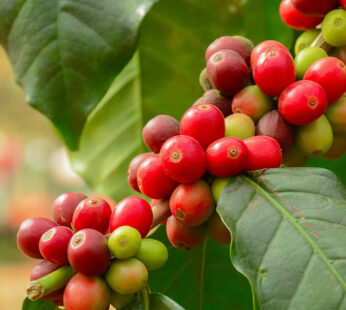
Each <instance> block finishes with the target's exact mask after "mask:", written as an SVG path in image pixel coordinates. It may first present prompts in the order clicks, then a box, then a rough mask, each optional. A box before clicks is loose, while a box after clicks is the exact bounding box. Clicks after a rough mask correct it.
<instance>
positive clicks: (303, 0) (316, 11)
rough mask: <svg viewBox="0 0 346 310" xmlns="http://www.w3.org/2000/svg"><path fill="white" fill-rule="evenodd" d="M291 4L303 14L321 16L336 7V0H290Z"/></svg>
mask: <svg viewBox="0 0 346 310" xmlns="http://www.w3.org/2000/svg"><path fill="white" fill-rule="evenodd" d="M292 4H293V5H294V7H295V8H296V9H297V10H298V11H300V12H301V13H302V14H304V15H308V16H316V17H323V16H324V15H326V14H327V13H328V12H329V11H331V10H334V9H336V8H337V7H338V0H292Z"/></svg>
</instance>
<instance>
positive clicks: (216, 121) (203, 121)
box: [180, 104, 225, 149]
mask: <svg viewBox="0 0 346 310" xmlns="http://www.w3.org/2000/svg"><path fill="white" fill-rule="evenodd" d="M180 132H181V134H182V135H186V136H190V137H192V138H195V139H196V140H197V141H198V142H199V143H200V144H201V146H202V147H203V148H204V149H206V148H207V147H208V145H209V144H210V143H212V142H214V141H215V140H217V139H220V138H223V137H224V136H225V119H224V117H223V115H222V113H221V111H220V110H219V109H218V108H217V107H215V106H213V105H211V104H197V105H195V106H193V107H191V108H190V109H188V110H187V111H186V112H185V114H184V115H183V118H182V119H181V123H180Z"/></svg>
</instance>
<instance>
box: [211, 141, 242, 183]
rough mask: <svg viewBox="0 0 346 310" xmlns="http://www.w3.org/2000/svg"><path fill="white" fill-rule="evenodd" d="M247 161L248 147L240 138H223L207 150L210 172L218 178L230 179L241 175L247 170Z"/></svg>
mask: <svg viewBox="0 0 346 310" xmlns="http://www.w3.org/2000/svg"><path fill="white" fill-rule="evenodd" d="M246 161H247V148H246V145H245V144H244V142H243V141H242V140H240V139H238V138H235V137H226V138H222V139H219V140H216V141H215V142H213V143H212V144H210V145H209V147H208V148H207V168H208V171H209V172H210V173H211V174H213V175H215V176H217V177H229V176H232V175H236V174H238V173H240V172H241V171H242V170H243V169H244V168H245V164H246Z"/></svg>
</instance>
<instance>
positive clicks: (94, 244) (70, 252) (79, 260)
mask: <svg viewBox="0 0 346 310" xmlns="http://www.w3.org/2000/svg"><path fill="white" fill-rule="evenodd" d="M67 256H68V260H69V262H70V264H71V266H72V267H73V269H74V270H76V271H77V272H79V273H82V274H83V275H85V276H88V277H94V276H97V275H100V274H102V273H104V272H105V271H106V270H107V268H108V266H109V265H110V263H111V259H110V255H109V251H108V247H107V239H106V237H105V236H104V235H102V234H101V233H100V232H99V231H97V230H95V229H90V228H86V229H82V230H80V231H78V232H77V233H75V234H74V236H73V237H72V239H71V240H70V243H69V246H68V249H67Z"/></svg>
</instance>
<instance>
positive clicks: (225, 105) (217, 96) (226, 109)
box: [193, 89, 232, 117]
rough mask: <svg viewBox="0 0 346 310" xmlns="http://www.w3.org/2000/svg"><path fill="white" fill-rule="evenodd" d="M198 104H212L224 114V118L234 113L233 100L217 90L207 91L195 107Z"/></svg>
mask: <svg viewBox="0 0 346 310" xmlns="http://www.w3.org/2000/svg"><path fill="white" fill-rule="evenodd" d="M197 104H212V105H214V106H216V107H217V108H218V109H219V110H220V111H221V112H222V114H223V116H224V117H226V116H228V115H230V114H231V113H232V107H231V106H232V98H230V97H226V96H224V95H222V94H221V93H220V91H219V90H217V89H210V90H208V91H206V92H205V93H204V94H203V96H202V97H201V98H199V99H198V100H197V101H196V102H195V103H194V104H193V105H197Z"/></svg>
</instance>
